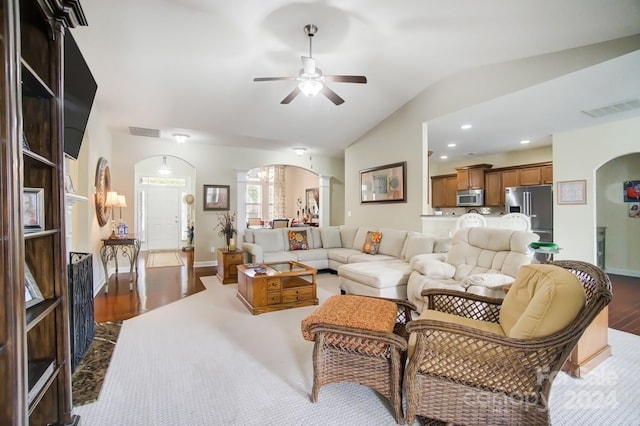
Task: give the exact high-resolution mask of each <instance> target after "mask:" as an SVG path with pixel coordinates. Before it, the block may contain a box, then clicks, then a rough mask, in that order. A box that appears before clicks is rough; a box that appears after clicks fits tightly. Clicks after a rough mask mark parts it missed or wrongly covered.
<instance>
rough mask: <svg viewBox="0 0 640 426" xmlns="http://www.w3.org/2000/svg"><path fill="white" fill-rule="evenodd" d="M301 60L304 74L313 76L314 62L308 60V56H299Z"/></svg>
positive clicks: (311, 59)
mask: <svg viewBox="0 0 640 426" xmlns="http://www.w3.org/2000/svg"><path fill="white" fill-rule="evenodd" d="M300 58H301V59H302V68H303V69H304V72H305V73H306V74H310V75H312V74H315V73H316V60H315V59H313V58H310V57H309V56H300Z"/></svg>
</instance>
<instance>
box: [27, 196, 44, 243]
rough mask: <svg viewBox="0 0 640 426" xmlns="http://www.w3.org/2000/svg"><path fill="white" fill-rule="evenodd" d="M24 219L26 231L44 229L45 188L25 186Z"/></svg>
mask: <svg viewBox="0 0 640 426" xmlns="http://www.w3.org/2000/svg"><path fill="white" fill-rule="evenodd" d="M22 221H23V225H24V232H37V231H42V230H44V189H43V188H24V190H23V191H22Z"/></svg>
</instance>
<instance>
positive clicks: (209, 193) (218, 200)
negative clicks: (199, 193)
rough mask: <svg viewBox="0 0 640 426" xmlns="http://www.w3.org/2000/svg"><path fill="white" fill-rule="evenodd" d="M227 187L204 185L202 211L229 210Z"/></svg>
mask: <svg viewBox="0 0 640 426" xmlns="http://www.w3.org/2000/svg"><path fill="white" fill-rule="evenodd" d="M229 189H230V187H229V185H204V194H203V198H202V199H203V209H204V210H229Z"/></svg>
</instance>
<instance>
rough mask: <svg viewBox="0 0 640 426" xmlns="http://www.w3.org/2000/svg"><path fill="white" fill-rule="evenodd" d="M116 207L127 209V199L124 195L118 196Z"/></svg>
mask: <svg viewBox="0 0 640 426" xmlns="http://www.w3.org/2000/svg"><path fill="white" fill-rule="evenodd" d="M118 207H127V199H126V198H125V196H124V195H119V194H118Z"/></svg>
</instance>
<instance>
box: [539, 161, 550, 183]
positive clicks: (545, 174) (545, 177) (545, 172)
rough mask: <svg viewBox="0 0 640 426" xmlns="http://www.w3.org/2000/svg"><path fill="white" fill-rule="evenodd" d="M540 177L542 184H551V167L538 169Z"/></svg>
mask: <svg viewBox="0 0 640 426" xmlns="http://www.w3.org/2000/svg"><path fill="white" fill-rule="evenodd" d="M540 175H541V176H542V183H543V184H545V183H553V166H552V165H546V166H542V167H540Z"/></svg>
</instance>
